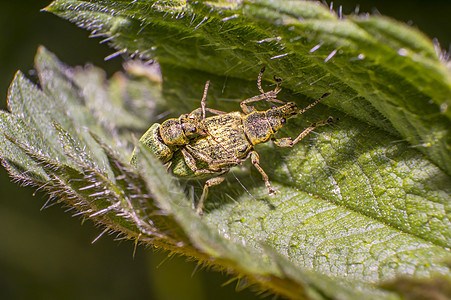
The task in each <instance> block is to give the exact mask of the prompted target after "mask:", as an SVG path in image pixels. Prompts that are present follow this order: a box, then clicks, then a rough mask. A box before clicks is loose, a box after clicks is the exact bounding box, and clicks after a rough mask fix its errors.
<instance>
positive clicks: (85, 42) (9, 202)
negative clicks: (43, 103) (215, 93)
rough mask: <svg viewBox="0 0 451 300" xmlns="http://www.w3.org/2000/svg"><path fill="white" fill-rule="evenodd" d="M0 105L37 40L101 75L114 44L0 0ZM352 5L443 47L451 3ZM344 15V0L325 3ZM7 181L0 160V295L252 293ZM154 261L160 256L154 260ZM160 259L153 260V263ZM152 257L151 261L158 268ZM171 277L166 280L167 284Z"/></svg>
mask: <svg viewBox="0 0 451 300" xmlns="http://www.w3.org/2000/svg"><path fill="white" fill-rule="evenodd" d="M0 3H1V4H0V5H1V6H0V7H1V9H0V95H1V101H0V108H1V109H6V95H7V89H8V86H9V83H10V82H11V80H12V78H13V76H14V73H15V72H16V71H17V70H18V69H20V70H22V72H24V73H25V74H26V75H27V76H28V77H29V78H30V79H31V80H33V81H35V80H36V78H35V76H34V73H33V71H32V69H33V57H34V55H35V52H36V49H37V47H38V45H44V46H45V47H47V48H48V49H49V50H50V51H52V52H54V53H55V54H56V55H57V56H58V57H59V58H60V59H61V60H62V61H63V62H65V63H67V64H69V65H71V66H75V65H84V64H86V63H93V64H95V65H97V66H99V67H102V68H103V69H105V70H106V71H107V73H108V74H109V75H111V74H113V73H114V72H115V71H118V70H121V68H122V62H123V57H116V58H114V59H112V60H110V61H106V62H105V61H104V57H106V56H108V55H109V54H111V53H112V52H114V50H112V49H110V48H109V47H108V46H107V45H104V44H103V45H100V44H99V43H98V42H99V40H98V39H90V38H88V36H89V33H88V32H87V31H85V30H82V29H79V28H77V27H76V26H75V25H73V24H71V23H69V22H67V21H64V20H62V19H59V18H58V17H56V16H53V15H51V14H49V13H44V12H40V9H42V8H43V7H45V6H46V5H48V4H49V3H50V0H22V1H11V0H3V1H1V2H0ZM358 3H360V5H359V6H360V11H361V12H371V13H374V12H377V11H378V12H380V13H381V14H383V15H388V16H392V17H394V18H396V19H398V20H400V21H404V22H408V23H409V24H412V25H414V26H416V27H418V28H420V29H421V30H422V31H423V32H425V33H426V34H427V35H428V36H429V37H431V38H434V37H436V38H437V39H438V40H439V41H440V43H441V45H442V48H444V49H449V44H450V42H451V32H450V31H451V30H450V29H451V18H449V12H450V11H451V1H449V0H435V1H434V0H432V1H431V0H429V1H428V0H416V1H415V0H403V1H389V0H384V1H380V0H379V1H369V0H366V1H359V2H358ZM340 5H343V12H344V13H346V14H347V13H351V12H353V11H354V9H355V7H356V2H354V1H334V7H335V9H337V8H338V7H339V6H340ZM33 193H34V189H32V188H24V187H19V186H18V185H17V184H14V183H11V182H10V179H9V177H8V175H7V174H6V171H5V170H4V169H3V168H0V299H104V298H108V299H125V298H127V299H212V298H214V299H230V298H232V297H233V298H234V299H261V296H255V295H254V293H253V292H251V291H250V290H249V289H246V290H244V291H241V292H240V293H235V289H236V283H235V282H234V283H232V284H229V285H226V286H225V287H222V286H221V285H222V284H223V283H225V282H226V281H227V280H229V279H230V277H229V276H226V275H223V274H219V273H216V272H210V271H208V270H199V271H196V272H194V274H192V273H193V271H194V270H195V266H196V264H195V263H193V262H186V261H185V259H183V258H179V257H178V258H177V257H176V258H171V259H168V260H166V257H167V255H166V254H165V253H162V252H160V253H156V252H154V251H153V250H152V249H146V248H144V247H138V249H137V252H136V255H135V258H134V259H133V257H132V253H133V247H134V245H133V243H132V242H129V241H122V242H118V241H114V238H115V237H114V236H103V237H102V238H100V239H99V240H98V241H97V242H96V243H94V244H91V241H92V240H94V239H95V238H96V237H97V235H98V234H99V233H100V232H101V229H99V228H95V226H93V224H92V223H90V222H86V223H84V224H81V220H80V219H79V218H73V217H71V215H70V213H65V212H64V207H61V205H55V206H52V207H50V208H47V209H45V210H43V211H40V208H41V206H42V205H43V204H44V203H45V202H46V200H47V196H46V195H44V194H42V193H40V192H38V193H36V194H35V195H34V196H33ZM162 262H163V263H162ZM160 263H161V265H160ZM159 265H160V266H159ZM175 285H176V286H175Z"/></svg>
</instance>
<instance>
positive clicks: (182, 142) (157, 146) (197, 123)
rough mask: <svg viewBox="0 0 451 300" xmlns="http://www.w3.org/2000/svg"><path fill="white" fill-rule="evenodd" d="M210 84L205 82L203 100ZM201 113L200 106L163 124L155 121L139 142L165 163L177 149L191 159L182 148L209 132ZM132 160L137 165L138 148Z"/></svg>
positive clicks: (203, 100)
mask: <svg viewBox="0 0 451 300" xmlns="http://www.w3.org/2000/svg"><path fill="white" fill-rule="evenodd" d="M209 84H210V82H209V81H207V83H206V84H205V89H204V95H203V97H202V101H201V102H205V98H206V96H207V90H208V86H209ZM211 111H214V110H211ZM201 113H202V110H201V109H200V108H198V109H195V110H193V111H192V112H191V113H189V114H183V115H181V116H180V117H179V118H171V119H168V120H166V121H164V122H163V123H162V124H161V125H160V124H159V123H154V124H153V125H152V126H151V127H150V128H149V129H148V130H147V131H146V132H145V133H144V134H143V136H142V137H141V138H140V139H139V143H141V144H144V145H145V146H146V147H148V148H149V149H151V151H152V152H153V153H154V154H155V155H156V156H157V158H158V159H159V160H161V161H162V162H163V163H167V162H169V161H170V160H171V159H172V156H173V154H174V152H175V151H177V150H180V151H182V153H183V155H185V156H188V158H187V159H190V157H191V155H190V154H189V153H188V152H187V151H186V149H182V148H183V147H184V146H186V145H187V144H188V143H189V142H190V141H191V140H193V139H195V138H198V137H202V136H206V135H207V134H208V133H207V132H206V130H205V128H204V125H203V120H202V115H201ZM204 115H205V113H204ZM130 162H131V164H133V165H136V149H135V150H134V151H133V154H132V157H131V159H130Z"/></svg>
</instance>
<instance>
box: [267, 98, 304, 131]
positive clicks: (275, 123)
mask: <svg viewBox="0 0 451 300" xmlns="http://www.w3.org/2000/svg"><path fill="white" fill-rule="evenodd" d="M298 113H299V108H298V107H297V105H296V103H294V102H288V103H287V104H284V105H282V106H280V107H273V108H271V109H269V110H267V111H266V117H267V119H268V121H269V123H270V124H271V127H272V130H273V131H274V132H276V131H277V130H279V129H280V128H281V127H282V126H283V125H284V124H285V122H286V120H287V119H288V118H291V117H293V116H295V115H297V114H298Z"/></svg>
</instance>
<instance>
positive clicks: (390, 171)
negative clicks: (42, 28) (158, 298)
mask: <svg viewBox="0 0 451 300" xmlns="http://www.w3.org/2000/svg"><path fill="white" fill-rule="evenodd" d="M47 10H48V11H51V12H54V13H56V14H58V15H60V16H62V17H64V18H67V19H69V20H71V21H73V22H76V23H77V24H78V25H80V26H82V27H85V28H87V29H89V30H92V31H94V34H95V35H98V36H104V37H105V38H106V39H107V40H109V41H110V43H111V44H112V45H113V46H114V47H115V48H116V49H117V50H118V52H117V53H125V52H128V53H131V54H134V55H138V56H140V57H142V58H152V59H157V60H158V61H159V62H160V64H161V69H162V76H163V95H164V98H165V102H164V101H162V100H161V95H160V82H155V81H148V80H147V79H146V78H153V77H152V76H150V75H145V76H143V75H144V74H148V73H147V71H144V70H147V67H145V66H139V65H136V66H134V67H129V68H128V74H125V75H124V74H122V75H121V74H119V75H116V76H115V77H114V78H112V79H111V80H110V81H107V80H106V79H105V76H104V74H103V73H102V72H101V71H100V70H98V69H95V68H92V67H87V68H85V69H80V68H75V69H68V68H67V67H66V66H64V65H63V64H61V63H60V62H58V61H57V60H56V58H55V57H54V56H53V55H52V54H50V53H48V52H47V51H45V50H44V49H40V51H39V53H38V55H37V58H36V68H37V70H38V74H39V78H40V81H41V87H42V91H40V90H38V89H37V88H36V87H35V86H34V85H32V84H31V83H30V82H29V81H27V80H26V79H25V78H24V77H23V76H22V75H20V74H19V75H18V76H17V77H16V79H15V80H14V82H13V85H12V88H11V90H10V94H9V102H10V108H11V113H6V112H2V113H1V115H0V117H1V123H0V124H1V128H0V129H1V134H0V153H1V157H2V161H3V163H4V165H5V166H6V167H7V168H8V170H9V171H10V172H11V174H12V175H13V176H15V177H16V178H18V179H21V180H24V181H27V182H31V183H33V184H36V185H38V186H43V184H44V183H45V185H44V188H46V189H47V190H48V191H49V192H50V193H51V195H53V196H54V197H55V198H57V199H58V200H63V201H66V202H67V203H69V204H71V205H72V206H74V207H75V209H76V210H77V211H78V212H79V213H80V214H82V215H84V216H86V217H88V218H91V219H93V220H94V221H95V222H98V223H100V224H103V225H104V226H105V227H106V230H113V231H116V232H119V233H122V234H123V235H124V237H125V238H131V239H135V240H136V241H141V242H143V243H147V244H151V245H153V246H155V247H159V248H160V247H161V248H163V249H167V250H170V251H173V252H175V253H180V254H184V255H187V256H191V257H194V258H195V259H198V260H199V261H200V262H202V263H206V264H209V265H214V266H216V267H219V268H221V269H226V270H229V271H232V272H233V273H234V274H236V275H237V276H239V277H243V276H244V277H246V278H247V279H248V280H249V282H250V283H258V284H259V286H260V288H261V289H268V290H269V291H271V292H275V293H280V294H282V295H285V296H287V297H290V298H300V299H301V298H310V299H354V298H356V299H357V298H362V297H364V298H365V299H368V298H375V299H399V295H402V294H403V293H404V291H403V288H402V287H400V285H398V284H396V282H399V280H400V278H404V277H408V278H410V279H412V280H422V279H424V278H435V277H440V280H445V281H447V280H450V278H449V274H450V270H449V261H450V260H451V258H450V252H449V247H450V246H451V230H450V229H451V222H450V211H451V207H450V205H451V201H450V189H451V185H450V184H449V183H450V182H451V180H450V177H449V174H450V173H451V172H450V170H451V159H450V155H451V154H450V153H451V152H450V151H449V150H450V147H449V143H450V135H449V128H451V126H450V121H449V118H450V116H451V114H450V112H449V109H448V106H449V104H450V101H451V79H450V78H451V75H450V72H449V70H448V69H447V68H446V65H445V63H446V62H443V61H440V60H439V58H438V54H437V53H436V52H435V50H434V47H433V45H432V43H431V42H430V41H429V40H427V39H426V38H425V37H424V36H423V35H422V34H421V33H420V32H418V31H416V30H414V29H411V28H409V27H407V26H405V25H403V24H399V23H396V22H395V21H392V20H389V19H386V18H383V17H371V16H350V17H346V18H338V17H337V16H336V15H335V14H334V13H333V12H330V11H329V10H328V9H327V8H325V7H323V6H322V5H320V4H318V3H316V2H304V1H257V2H237V3H230V2H222V1H210V2H188V3H186V2H184V1H178V2H176V1H169V2H168V1H150V2H149V1H55V2H53V3H52V4H51V5H50V6H49V7H48V8H47ZM262 66H266V68H267V74H265V76H264V80H265V79H266V78H270V77H271V76H272V75H277V76H279V77H281V78H282V79H283V87H284V90H283V91H282V92H281V93H280V94H279V95H280V99H284V100H287V101H295V102H296V103H298V104H299V105H300V106H307V105H308V104H309V103H311V102H312V101H313V100H312V99H315V98H317V97H319V96H320V95H322V94H324V93H325V92H331V93H332V95H331V96H330V97H328V98H327V99H324V101H322V104H319V105H318V106H316V107H315V108H313V109H312V110H310V111H308V112H307V113H306V114H305V115H303V116H302V118H296V119H293V120H290V121H289V122H288V124H287V125H286V126H285V127H284V130H282V132H281V133H280V134H279V136H280V137H282V136H291V137H294V136H296V135H297V134H299V132H300V131H302V129H303V128H305V127H306V126H308V125H309V124H310V123H311V122H315V121H319V120H324V119H326V118H327V117H328V116H330V115H331V116H334V117H339V118H340V119H341V121H340V122H339V123H337V124H334V125H332V126H328V127H321V128H319V129H317V130H315V133H311V134H310V135H309V136H308V137H307V138H306V139H305V140H303V141H302V142H300V143H299V144H297V145H296V147H293V148H292V149H280V148H277V147H275V145H273V144H271V143H267V144H264V145H260V146H258V147H256V150H257V151H258V152H259V154H260V160H261V163H262V167H263V168H264V169H265V170H266V172H267V173H268V175H269V177H270V179H271V182H272V184H273V187H274V188H275V189H277V191H278V194H277V195H272V196H269V195H268V194H267V190H266V188H265V187H264V185H263V182H262V181H261V176H260V175H259V173H258V172H257V171H256V170H255V169H254V168H253V167H252V166H251V165H250V164H247V165H245V168H242V169H239V168H235V169H233V170H232V172H231V174H230V176H228V178H227V180H226V182H225V183H223V184H222V185H220V186H218V187H214V188H212V189H211V192H210V196H209V198H208V200H207V203H206V209H205V212H206V213H205V215H204V217H203V218H200V217H199V216H197V215H196V214H195V213H194V211H193V210H192V209H191V207H190V202H191V201H192V199H191V200H188V199H187V197H186V195H189V197H188V198H192V197H194V199H195V200H197V199H198V197H199V195H200V193H201V190H202V184H203V182H201V183H200V184H197V183H194V184H192V183H185V182H181V183H180V184H179V183H178V182H177V181H175V180H174V179H173V178H171V177H170V176H169V175H168V174H167V173H166V170H165V169H164V167H163V166H162V165H161V164H160V163H159V162H158V161H157V160H156V159H155V158H154V157H153V156H152V154H151V153H149V152H148V150H147V149H142V148H139V150H140V152H141V155H142V157H143V159H142V161H141V162H140V165H139V167H138V170H135V169H133V168H131V167H130V166H128V164H127V162H126V161H127V159H128V158H129V157H130V154H131V149H132V148H133V146H134V144H135V143H136V137H137V136H139V135H140V134H142V133H143V132H144V131H145V130H146V127H149V126H150V125H151V124H152V123H153V122H159V121H160V120H158V117H157V116H158V115H159V114H160V113H162V112H165V111H167V109H168V108H170V110H169V112H171V113H172V115H173V116H174V117H176V116H177V115H179V114H181V113H187V112H189V111H190V110H192V109H193V108H196V107H198V106H199V102H200V98H201V96H202V89H203V85H204V84H205V82H206V81H207V80H210V81H211V87H210V90H209V93H208V98H207V99H208V103H207V104H208V106H209V107H212V108H215V109H221V110H225V111H234V110H238V109H239V102H240V101H241V100H243V99H246V98H248V97H251V96H254V95H256V94H258V90H257V88H256V86H255V80H256V77H257V74H258V71H259V69H260V68H261V67H262ZM143 71H144V72H143ZM146 76H147V77H146ZM269 84H271V82H269V81H265V82H264V89H265V90H270V89H271V88H272V87H271V86H269ZM146 97H147V98H146ZM130 99H132V100H130ZM144 103H151V104H150V106H149V104H148V106H146V105H145V104H144ZM260 108H261V109H265V106H264V105H262V106H261V107H260ZM146 123H147V124H146ZM137 132H139V133H137ZM133 133H135V136H134V135H133ZM249 173H250V174H249ZM183 188H184V189H185V193H183V191H182V189H183ZM193 191H194V193H193ZM391 282H393V284H391ZM434 288H435V287H434V285H432V288H431V289H434ZM388 290H389V291H388ZM398 294H399V295H398Z"/></svg>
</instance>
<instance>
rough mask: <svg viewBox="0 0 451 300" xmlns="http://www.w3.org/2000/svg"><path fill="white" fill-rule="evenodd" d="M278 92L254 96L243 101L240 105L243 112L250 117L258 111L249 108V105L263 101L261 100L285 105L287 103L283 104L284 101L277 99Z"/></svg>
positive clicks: (251, 107)
mask: <svg viewBox="0 0 451 300" xmlns="http://www.w3.org/2000/svg"><path fill="white" fill-rule="evenodd" d="M278 92H279V91H276V90H274V91H270V92H266V93H264V94H261V95H258V96H254V97H252V98H248V99H246V100H243V101H241V103H240V107H241V110H242V111H243V112H244V113H245V114H246V115H248V114H250V113H251V112H253V111H256V109H255V107H253V106H248V105H247V104H248V103H251V102H256V101H261V100H266V101H271V102H275V103H280V104H285V102H283V101H282V100H279V99H276V97H277V93H278Z"/></svg>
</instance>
